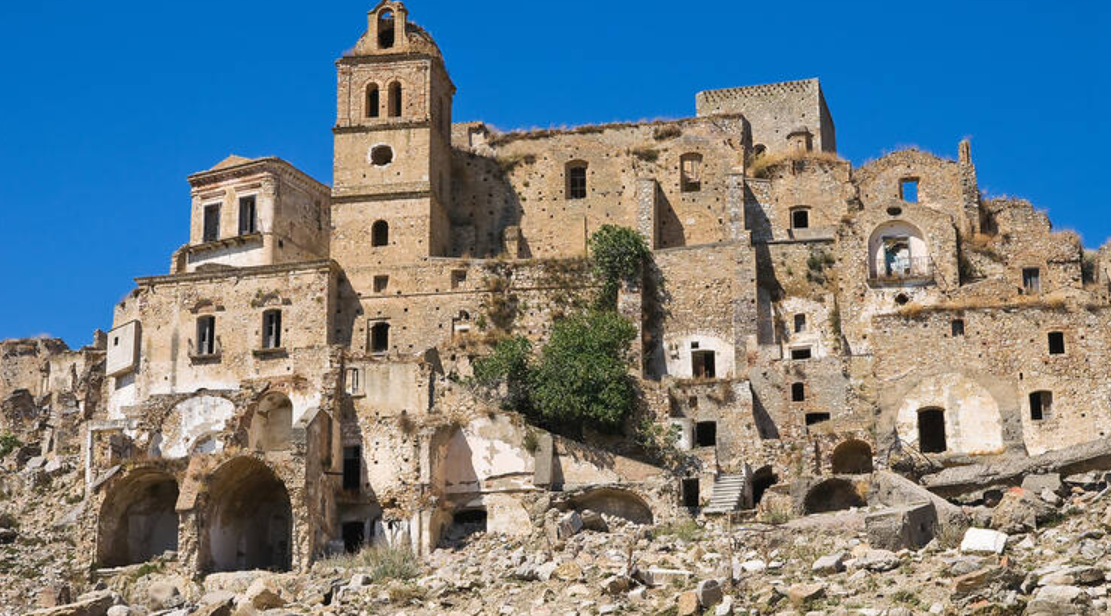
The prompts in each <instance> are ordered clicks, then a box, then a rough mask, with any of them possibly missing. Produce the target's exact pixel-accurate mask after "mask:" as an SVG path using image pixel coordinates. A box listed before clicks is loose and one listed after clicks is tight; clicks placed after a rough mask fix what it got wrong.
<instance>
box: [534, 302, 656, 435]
mask: <svg viewBox="0 0 1111 616" xmlns="http://www.w3.org/2000/svg"><path fill="white" fill-rule="evenodd" d="M636 334H637V331H636V328H635V327H634V326H633V324H632V323H630V322H629V321H628V320H626V319H624V318H622V317H621V315H619V314H617V313H616V312H612V311H593V312H589V313H586V314H580V315H574V316H570V317H567V318H565V319H562V320H560V321H557V322H556V323H554V324H553V326H552V335H551V339H550V340H549V342H548V344H547V345H546V346H545V347H544V349H543V351H542V353H541V356H540V360H539V362H538V363H537V366H536V369H535V371H534V373H533V375H532V378H531V387H530V391H531V396H530V397H531V402H532V405H533V406H534V407H535V409H536V412H537V413H538V414H539V415H540V417H541V418H542V419H543V420H544V421H545V422H548V423H552V424H558V425H563V426H566V427H581V426H583V425H589V426H591V427H594V428H596V429H599V430H601V431H605V432H614V431H616V430H617V429H618V428H619V427H620V426H621V424H622V423H623V422H624V420H625V418H626V417H627V416H628V414H629V412H630V411H631V410H632V408H633V404H634V402H635V400H636V390H635V389H634V387H633V383H632V380H631V378H630V377H629V346H630V344H631V343H632V341H633V339H634V338H635V337H636Z"/></svg>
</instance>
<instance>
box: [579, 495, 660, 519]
mask: <svg viewBox="0 0 1111 616" xmlns="http://www.w3.org/2000/svg"><path fill="white" fill-rule="evenodd" d="M571 503H572V504H573V505H574V507H575V509H577V510H580V511H581V510H584V509H590V510H592V511H596V512H598V513H602V514H605V515H608V516H613V517H616V518H623V519H625V520H628V521H629V522H632V523H634V524H651V523H652V509H651V508H650V507H649V506H648V504H647V503H645V502H644V499H642V498H640V497H639V496H637V495H636V494H633V493H632V492H628V491H625V490H613V489H601V490H591V491H590V492H587V493H585V494H583V495H582V496H577V497H575V498H574V499H572V501H571Z"/></svg>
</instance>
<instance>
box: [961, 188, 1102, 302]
mask: <svg viewBox="0 0 1111 616" xmlns="http://www.w3.org/2000/svg"><path fill="white" fill-rule="evenodd" d="M983 208H984V218H985V220H986V221H987V224H985V225H984V226H985V228H984V230H983V231H982V232H981V233H979V234H976V235H974V236H971V237H968V238H964V239H963V241H962V243H961V251H962V254H963V255H965V258H967V259H968V261H969V264H970V265H969V266H968V269H969V270H971V271H970V272H968V273H969V274H970V275H971V277H972V278H973V279H975V280H980V279H988V280H993V281H998V282H1000V283H1001V284H1000V285H998V286H1000V287H1002V288H1001V289H998V290H997V292H1002V293H1005V294H1006V296H1015V295H1031V294H1033V295H1037V294H1050V293H1055V292H1059V291H1063V290H1069V289H1080V288H1082V287H1083V285H1084V279H1083V275H1082V271H1081V261H1082V259H1083V246H1082V245H1081V243H1080V238H1079V236H1077V235H1076V234H1075V233H1073V232H1070V231H1064V232H1058V233H1054V232H1053V231H1052V224H1051V223H1050V220H1049V217H1048V216H1047V215H1046V214H1045V213H1044V212H1040V211H1037V210H1035V209H1034V206H1033V205H1031V204H1030V202H1028V201H1023V200H1016V199H993V200H990V201H987V202H985V203H984V206H983ZM1028 268H1036V269H1037V270H1038V272H1037V273H1038V278H1039V283H1038V288H1039V290H1038V291H1036V292H1035V291H1031V290H1027V289H1024V285H1023V270H1024V269H1028ZM996 286H997V285H992V289H993V290H996Z"/></svg>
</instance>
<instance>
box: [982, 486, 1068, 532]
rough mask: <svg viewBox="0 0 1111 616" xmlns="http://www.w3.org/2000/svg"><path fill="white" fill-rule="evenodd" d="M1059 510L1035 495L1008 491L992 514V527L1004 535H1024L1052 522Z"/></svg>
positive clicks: (1018, 490) (1020, 491)
mask: <svg viewBox="0 0 1111 616" xmlns="http://www.w3.org/2000/svg"><path fill="white" fill-rule="evenodd" d="M1056 515H1057V509H1056V508H1055V507H1053V506H1052V505H1050V504H1049V503H1047V502H1045V501H1044V500H1042V499H1040V498H1038V497H1037V496H1035V495H1034V494H1033V493H1031V492H1029V491H1027V490H1023V489H1021V488H1016V489H1013V490H1008V491H1007V493H1006V494H1004V495H1003V500H1001V501H999V504H998V505H996V507H995V511H993V512H992V514H991V527H992V528H994V529H995V530H998V531H1001V532H1004V533H1010V534H1015V533H1024V532H1028V531H1032V530H1035V529H1037V528H1038V527H1039V526H1040V525H1042V524H1045V523H1046V522H1048V521H1050V520H1052V519H1053V518H1054V517H1055V516H1056Z"/></svg>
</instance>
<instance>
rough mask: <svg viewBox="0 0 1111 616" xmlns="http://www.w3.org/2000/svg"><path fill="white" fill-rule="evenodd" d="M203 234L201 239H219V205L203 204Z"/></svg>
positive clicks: (209, 240) (211, 240)
mask: <svg viewBox="0 0 1111 616" xmlns="http://www.w3.org/2000/svg"><path fill="white" fill-rule="evenodd" d="M203 233H204V235H203V236H202V237H201V240H202V241H205V242H215V241H216V240H218V239H220V205H219V204H215V203H214V204H212V205H206V206H204V231H203Z"/></svg>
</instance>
